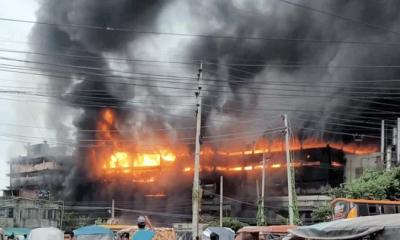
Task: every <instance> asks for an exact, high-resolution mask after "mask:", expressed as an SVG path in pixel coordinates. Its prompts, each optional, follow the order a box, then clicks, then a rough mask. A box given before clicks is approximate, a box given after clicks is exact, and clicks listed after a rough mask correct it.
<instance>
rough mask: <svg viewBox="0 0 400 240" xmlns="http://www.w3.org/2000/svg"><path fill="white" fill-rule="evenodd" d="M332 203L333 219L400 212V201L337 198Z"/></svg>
mask: <svg viewBox="0 0 400 240" xmlns="http://www.w3.org/2000/svg"><path fill="white" fill-rule="evenodd" d="M331 205H332V208H333V220H337V219H343V218H355V217H361V216H373V215H381V214H394V213H400V201H387V200H366V199H349V198H336V199H334V200H333V201H332V202H331Z"/></svg>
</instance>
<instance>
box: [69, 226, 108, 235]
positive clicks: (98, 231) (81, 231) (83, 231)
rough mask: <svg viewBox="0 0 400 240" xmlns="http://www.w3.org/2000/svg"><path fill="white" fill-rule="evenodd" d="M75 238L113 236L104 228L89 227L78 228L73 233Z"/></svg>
mask: <svg viewBox="0 0 400 240" xmlns="http://www.w3.org/2000/svg"><path fill="white" fill-rule="evenodd" d="M74 233H75V235H76V236H82V235H110V236H112V235H113V232H112V231H111V230H110V229H108V228H105V227H102V226H99V225H91V226H86V227H81V228H78V229H76V230H75V231H74Z"/></svg>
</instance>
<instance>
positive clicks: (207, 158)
mask: <svg viewBox="0 0 400 240" xmlns="http://www.w3.org/2000/svg"><path fill="white" fill-rule="evenodd" d="M127 136H128V137H126V136H123V135H122V134H121V132H120V131H119V130H118V127H117V119H116V114H115V112H114V111H113V110H111V109H105V110H103V111H102V112H101V114H100V118H99V119H98V122H97V131H96V144H94V145H93V147H92V148H91V151H90V153H91V155H90V158H91V160H92V161H91V162H92V163H93V164H94V166H96V169H97V170H96V174H97V175H96V176H97V177H103V176H104V174H105V173H119V172H120V173H124V174H131V175H130V176H131V177H132V176H133V178H132V181H134V182H141V183H143V182H154V181H155V179H156V176H155V175H154V174H153V173H154V171H153V170H156V169H161V168H168V167H176V166H180V167H182V169H180V170H179V169H178V170H179V171H181V172H183V173H185V172H186V173H190V172H192V167H193V166H192V164H191V163H192V161H191V157H192V155H191V154H189V151H188V147H187V146H183V145H179V144H176V143H175V144H171V143H169V142H168V138H166V137H165V136H161V135H160V136H157V140H158V141H157V144H155V145H152V146H151V147H150V148H149V147H145V146H143V145H142V144H141V142H142V141H139V142H135V141H133V139H134V138H132V137H129V134H128V135H127ZM145 140H146V139H143V142H147V141H145ZM152 142H153V141H152ZM328 144H329V146H330V147H331V148H333V149H337V150H343V151H344V152H345V153H347V154H369V153H374V152H377V151H378V149H377V147H376V146H374V145H360V144H356V143H351V144H343V143H337V142H327V141H322V140H317V139H306V140H302V141H300V140H298V139H294V140H291V142H290V146H291V147H290V148H291V150H294V151H296V150H301V149H313V148H323V147H326V146H327V145H328ZM284 150H285V145H284V142H283V139H276V140H273V141H262V140H261V141H258V144H257V145H255V146H254V147H253V148H252V149H238V148H236V147H229V148H224V149H222V148H221V149H218V150H216V149H215V148H212V147H210V146H208V145H203V147H202V152H201V155H202V165H201V170H209V171H219V172H240V171H253V170H258V169H260V168H262V165H259V164H251V163H246V164H244V165H239V166H238V165H236V164H235V163H234V162H232V163H230V162H228V163H227V162H226V161H224V163H223V164H221V165H218V161H214V160H215V159H219V158H221V159H222V158H223V159H226V158H229V157H233V158H236V157H241V156H242V157H243V158H246V156H250V155H254V154H262V153H267V154H272V153H279V152H283V151H284ZM176 161H185V163H183V164H176ZM188 163H189V164H188ZM319 164H320V162H318V161H316V162H302V163H301V162H299V161H296V159H295V160H294V161H293V166H294V167H301V166H311V165H319ZM284 166H285V164H284V163H274V164H269V165H267V166H266V167H267V168H270V169H278V168H281V167H284ZM332 167H343V165H342V164H339V163H335V162H334V163H332ZM149 170H152V171H153V173H152V174H150V176H149V175H146V176H145V177H144V176H143V175H141V174H140V173H143V172H148V171H149Z"/></svg>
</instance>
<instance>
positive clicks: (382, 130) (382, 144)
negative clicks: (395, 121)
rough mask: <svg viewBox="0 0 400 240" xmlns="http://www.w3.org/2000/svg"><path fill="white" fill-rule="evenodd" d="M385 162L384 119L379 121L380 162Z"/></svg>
mask: <svg viewBox="0 0 400 240" xmlns="http://www.w3.org/2000/svg"><path fill="white" fill-rule="evenodd" d="M384 163H385V120H382V121H381V164H382V166H384Z"/></svg>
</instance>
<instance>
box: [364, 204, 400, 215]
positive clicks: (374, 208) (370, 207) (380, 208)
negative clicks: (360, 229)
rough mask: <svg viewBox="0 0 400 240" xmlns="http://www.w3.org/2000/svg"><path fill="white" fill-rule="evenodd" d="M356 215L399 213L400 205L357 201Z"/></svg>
mask: <svg viewBox="0 0 400 240" xmlns="http://www.w3.org/2000/svg"><path fill="white" fill-rule="evenodd" d="M357 207H358V216H371V215H380V214H392V213H400V205H390V204H382V205H379V204H367V203H358V204H357Z"/></svg>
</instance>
